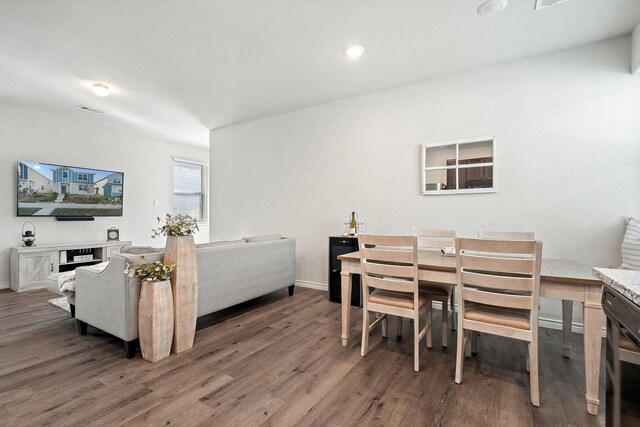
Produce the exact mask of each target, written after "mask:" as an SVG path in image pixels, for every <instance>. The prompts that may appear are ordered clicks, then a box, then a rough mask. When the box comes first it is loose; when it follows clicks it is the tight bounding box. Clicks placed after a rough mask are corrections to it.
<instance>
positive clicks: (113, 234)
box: [107, 227, 120, 242]
mask: <svg viewBox="0 0 640 427" xmlns="http://www.w3.org/2000/svg"><path fill="white" fill-rule="evenodd" d="M118 240H120V230H118V229H117V228H115V227H111V228H110V229H108V230H107V242H113V241H118Z"/></svg>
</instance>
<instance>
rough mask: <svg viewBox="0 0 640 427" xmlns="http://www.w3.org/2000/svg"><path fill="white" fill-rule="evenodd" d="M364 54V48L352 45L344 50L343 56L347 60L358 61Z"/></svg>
mask: <svg viewBox="0 0 640 427" xmlns="http://www.w3.org/2000/svg"><path fill="white" fill-rule="evenodd" d="M363 53H364V48H363V47H362V46H360V45H359V44H353V45H351V46H347V47H346V48H345V50H344V54H345V55H346V56H347V58H349V59H358V58H360V57H361V56H362V54H363Z"/></svg>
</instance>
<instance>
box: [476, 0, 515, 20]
mask: <svg viewBox="0 0 640 427" xmlns="http://www.w3.org/2000/svg"><path fill="white" fill-rule="evenodd" d="M508 3H509V1H508V0H487V1H486V2H484V3H482V4H481V5H480V7H478V15H482V16H489V15H495V14H497V13H500V12H502V11H503V10H504V8H506V7H507V4H508Z"/></svg>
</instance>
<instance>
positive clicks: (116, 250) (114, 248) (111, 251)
mask: <svg viewBox="0 0 640 427" xmlns="http://www.w3.org/2000/svg"><path fill="white" fill-rule="evenodd" d="M120 249H122V246H107V258H106V259H105V260H104V261H111V257H112V256H113V254H119V253H120Z"/></svg>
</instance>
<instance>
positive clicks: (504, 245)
mask: <svg viewBox="0 0 640 427" xmlns="http://www.w3.org/2000/svg"><path fill="white" fill-rule="evenodd" d="M456 248H457V249H458V252H457V255H456V275H457V286H458V289H457V294H458V334H457V349H456V376H455V381H456V383H458V384H460V383H461V382H462V368H463V363H464V353H463V352H464V348H465V346H466V344H467V341H468V339H469V338H470V333H471V332H473V331H477V332H482V333H487V334H492V335H498V336H503V337H507V338H514V339H518V340H522V341H525V342H526V343H527V347H528V352H527V361H528V363H527V367H528V370H529V373H530V383H531V403H532V404H533V405H534V406H540V391H539V383H538V300H539V293H540V265H541V260H542V242H540V241H535V240H486V239H464V238H456ZM505 254H508V255H509V256H505Z"/></svg>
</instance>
